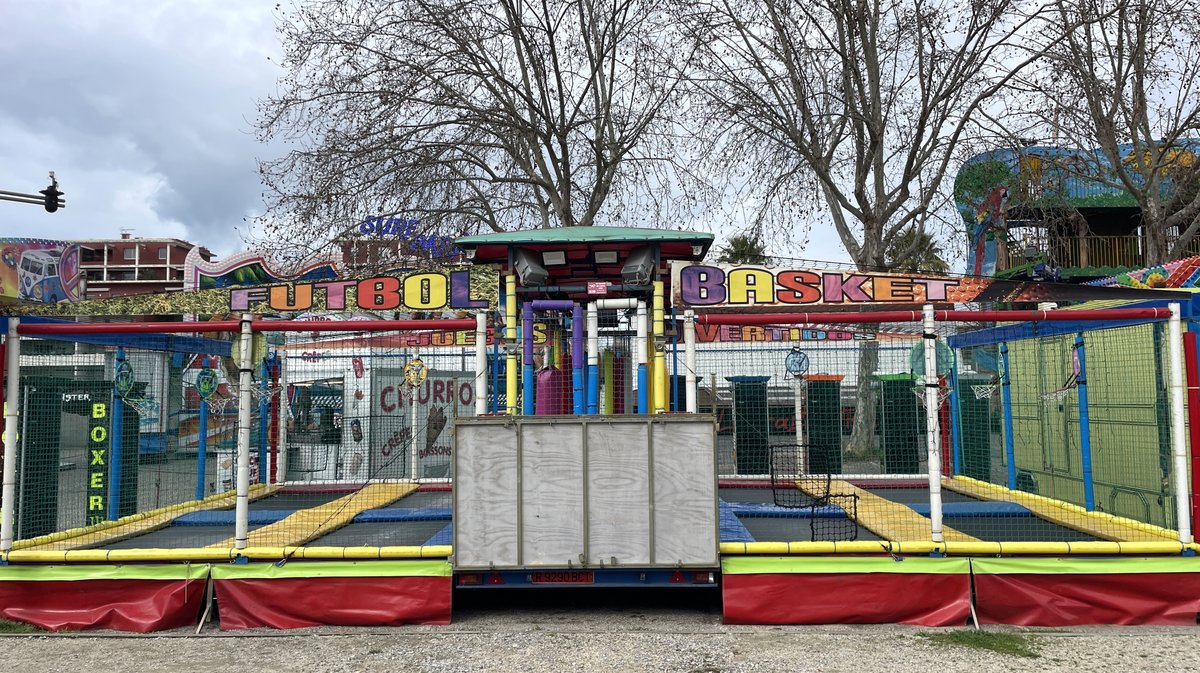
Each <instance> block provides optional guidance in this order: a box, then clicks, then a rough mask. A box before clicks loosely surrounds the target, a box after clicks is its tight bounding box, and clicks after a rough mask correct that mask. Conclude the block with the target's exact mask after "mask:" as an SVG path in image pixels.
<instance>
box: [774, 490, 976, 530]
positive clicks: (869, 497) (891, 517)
mask: <svg viewBox="0 0 1200 673" xmlns="http://www.w3.org/2000/svg"><path fill="white" fill-rule="evenodd" d="M809 486H810V484H807V483H805V482H804V481H797V482H796V488H798V489H800V490H801V491H803V492H804V493H806V494H808V495H810V496H813V497H816V496H817V493H815V492H814V491H813V490H812V489H810V488H809ZM829 491H830V492H831V493H845V494H847V495H849V494H851V493H853V494H855V495H857V496H858V516H857V518H855V523H857V524H858V525H860V526H862V527H863V528H866V529H867V530H869V531H871V532H872V533H874V534H876V535H878V536H879V537H881V538H883V539H885V540H892V541H905V540H917V539H921V536H920V534H919V532H923V533H924V537H929V534H930V523H929V519H928V518H926V517H924V516H921V515H920V514H917V513H916V512H915V511H913V509H912V508H911V507H908V506H907V505H903V504H901V503H898V502H892V501H891V500H888V499H886V498H881V497H879V496H877V495H875V494H874V493H871V492H870V491H867V490H865V489H861V488H859V487H857V486H855V485H854V484H851V483H850V482H848V481H844V480H841V479H834V480H833V481H831V482H830V484H829ZM846 515H847V516H850V513H849V512H847V513H846ZM942 537H943V539H945V541H946V542H978V541H979V538H975V537H971V536H970V535H967V534H966V533H963V532H962V531H958V530H955V529H953V528H950V527H948V526H942Z"/></svg>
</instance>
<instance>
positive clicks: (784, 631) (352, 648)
mask: <svg viewBox="0 0 1200 673" xmlns="http://www.w3.org/2000/svg"><path fill="white" fill-rule="evenodd" d="M456 601H458V602H459V603H460V604H459V605H457V606H456V608H455V621H454V624H452V625H450V626H445V627H430V626H412V627H400V628H387V629H384V628H360V629H348V628H328V627H324V628H315V629H300V630H295V631H270V630H257V629H256V630H249V631H236V632H221V631H219V630H217V629H216V628H214V627H212V626H209V627H206V629H205V630H204V631H203V632H202V633H201V634H200V635H198V636H197V635H193V630H191V629H189V630H186V631H175V632H168V633H165V634H156V635H148V636H140V635H130V634H116V633H102V634H95V633H92V634H87V635H77V634H54V635H36V636H4V637H3V638H0V652H3V653H4V655H5V658H6V659H8V660H9V661H16V662H21V661H24V662H26V666H29V667H30V668H29V670H37V671H45V672H47V673H53V672H56V671H66V672H70V673H79V672H80V671H87V673H103V672H106V671H120V672H122V673H125V672H127V671H138V670H157V671H170V670H174V671H180V672H181V673H182V672H187V673H191V672H195V673H207V672H209V671H228V670H235V669H236V670H246V671H253V672H254V673H261V672H264V671H289V672H321V673H324V672H326V671H328V672H330V673H333V672H341V671H388V670H404V671H414V672H422V673H426V672H428V673H440V672H451V671H507V672H512V673H551V672H553V673H557V672H560V671H621V672H625V671H629V672H634V671H637V672H641V671H645V672H648V673H665V672H674V671H680V672H683V673H735V672H749V671H789V672H792V673H806V672H810V671H812V672H815V671H822V672H838V671H845V672H848V673H849V672H854V673H860V672H863V671H889V672H906V671H912V672H914V673H916V672H920V673H927V672H928V671H929V670H942V671H972V672H979V673H986V672H992V671H994V672H996V673H1012V672H1014V671H1046V672H1050V671H1120V672H1121V673H1128V672H1129V671H1141V670H1151V669H1158V670H1171V671H1187V670H1200V629H1197V628H1194V627H1192V628H1189V627H1179V628H1166V627H1091V628H1078V629H1067V630H1050V629H1015V628H995V627H989V628H988V630H989V631H1003V632H1007V633H1019V634H1023V635H1026V636H1027V637H1028V638H1029V640H1030V642H1031V644H1032V647H1033V649H1035V650H1036V652H1037V653H1038V656H1036V657H1034V658H1029V657H1019V656H1015V655H1006V654H998V653H995V652H991V651H984V650H979V649H974V648H968V647H962V646H950V645H942V644H939V643H935V642H932V641H930V639H929V634H931V633H946V632H947V630H938V629H924V628H918V627H907V626H821V627H812V626H795V627H764V626H760V627H754V626H726V625H723V624H721V623H720V611H719V608H717V607H716V606H715V605H713V604H712V601H711V600H705V599H696V598H695V597H692V598H691V599H690V600H687V601H683V602H681V601H672V600H670V598H669V597H668V598H667V599H663V597H661V596H658V597H651V598H649V599H646V598H643V599H641V600H637V599H632V600H631V599H630V598H629V597H628V596H614V597H610V598H609V599H608V600H596V599H586V600H584V599H581V598H580V594H566V595H562V596H552V597H548V598H540V597H539V598H535V599H532V600H531V599H530V598H529V596H528V594H512V595H509V596H503V595H501V596H494V595H493V596H489V600H487V601H478V600H470V599H459V598H458V597H456ZM516 602H519V605H514V603H516ZM1164 667H1165V668H1164Z"/></svg>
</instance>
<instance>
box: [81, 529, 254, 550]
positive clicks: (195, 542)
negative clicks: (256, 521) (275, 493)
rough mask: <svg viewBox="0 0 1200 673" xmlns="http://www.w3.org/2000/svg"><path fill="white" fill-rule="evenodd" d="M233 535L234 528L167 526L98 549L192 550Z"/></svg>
mask: <svg viewBox="0 0 1200 673" xmlns="http://www.w3.org/2000/svg"><path fill="white" fill-rule="evenodd" d="M256 528H259V526H251V527H250V530H254V529H256ZM233 535H234V529H233V526H167V527H166V528H160V529H158V530H154V531H150V532H149V533H146V534H145V535H138V536H137V537H131V538H128V539H125V540H120V541H118V542H113V543H111V544H106V545H102V546H99V547H97V549H192V548H194V547H207V546H209V545H212V544H217V543H218V542H222V541H224V540H228V539H229V538H231V537H233Z"/></svg>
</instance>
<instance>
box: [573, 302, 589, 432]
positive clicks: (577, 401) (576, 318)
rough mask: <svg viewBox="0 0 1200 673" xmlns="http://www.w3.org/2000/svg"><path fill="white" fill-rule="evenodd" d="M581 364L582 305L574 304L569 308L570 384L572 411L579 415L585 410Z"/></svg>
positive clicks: (582, 363)
mask: <svg viewBox="0 0 1200 673" xmlns="http://www.w3.org/2000/svg"><path fill="white" fill-rule="evenodd" d="M583 365H584V362H583V307H582V306H580V305H579V304H575V306H573V307H572V309H571V385H572V387H573V390H572V392H573V393H574V395H573V399H572V402H573V405H574V409H573V411H574V412H575V413H576V414H580V415H582V414H583V413H585V412H586V410H587V407H586V405H585V404H584V401H583Z"/></svg>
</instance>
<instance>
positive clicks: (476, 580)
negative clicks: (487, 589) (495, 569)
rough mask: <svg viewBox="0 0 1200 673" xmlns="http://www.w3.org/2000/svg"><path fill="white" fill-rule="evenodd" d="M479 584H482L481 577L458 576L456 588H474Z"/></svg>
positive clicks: (473, 575) (474, 575)
mask: <svg viewBox="0 0 1200 673" xmlns="http://www.w3.org/2000/svg"><path fill="white" fill-rule="evenodd" d="M481 584H483V575H477V574H472V575H459V576H458V586H460V587H474V586H479V585H481Z"/></svg>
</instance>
